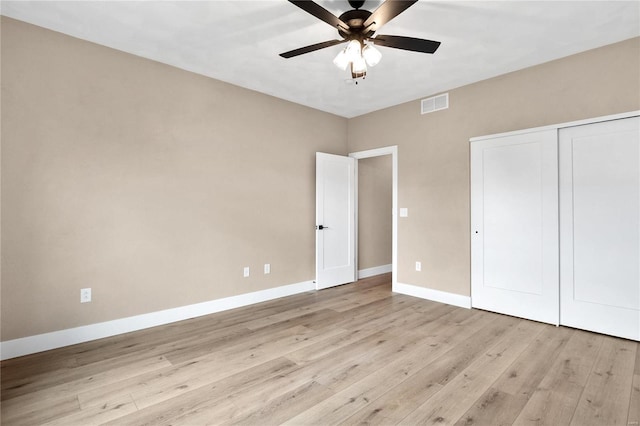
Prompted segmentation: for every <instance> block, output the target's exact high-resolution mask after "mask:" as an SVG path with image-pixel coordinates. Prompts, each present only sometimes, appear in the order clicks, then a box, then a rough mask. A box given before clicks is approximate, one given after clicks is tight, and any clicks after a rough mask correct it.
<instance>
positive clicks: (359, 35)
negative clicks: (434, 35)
mask: <svg viewBox="0 0 640 426" xmlns="http://www.w3.org/2000/svg"><path fill="white" fill-rule="evenodd" d="M417 1H418V0H408V1H404V0H387V1H385V2H384V3H382V4H381V5H380V7H378V8H377V9H376V10H375V11H374V12H373V13H372V12H369V11H368V10H364V9H361V7H362V6H363V5H364V3H365V1H364V0H349V4H350V5H351V7H352V8H353V10H348V11H346V12H344V13H343V14H342V15H340V16H335V15H334V14H332V13H331V12H329V11H328V10H326V9H325V8H323V7H322V6H320V5H319V4H317V3H315V2H313V1H310V0H289V2H290V3H293V4H294V5H296V6H298V7H299V8H300V9H302V10H304V11H305V12H307V13H309V14H311V15H313V16H315V17H316V18H318V19H320V20H321V21H324V22H326V23H327V24H329V25H331V26H332V27H334V28H336V29H337V30H338V34H339V35H340V37H342V40H329V41H324V42H322V43H316V44H312V45H310V46H305V47H301V48H299V49H294V50H290V51H289V52H284V53H281V54H280V56H282V57H283V58H293V57H294V56H298V55H303V54H305V53H309V52H314V51H316V50H320V49H324V48H325V47H331V46H335V45H338V44H342V43H348V44H347V47H345V48H344V49H343V50H341V51H340V53H338V56H336V58H335V59H334V60H333V63H334V64H335V65H336V66H337V67H338V68H340V69H342V70H346V69H347V67H348V66H351V78H353V79H357V78H364V77H365V76H366V75H367V65H369V66H371V67H372V66H374V65H376V64H377V63H378V62H380V59H381V58H382V54H381V53H380V51H378V49H376V48H375V47H374V46H373V44H376V45H378V46H385V47H392V48H395V49H403V50H410V51H413V52H422V53H434V52H435V51H436V50H437V49H438V47H439V46H440V42H439V41H433V40H424V39H421V38H413V37H403V36H393V35H382V34H378V35H376V34H375V32H376V31H377V30H378V29H379V28H380V27H381V26H383V25H384V24H386V23H387V22H389V21H390V20H392V19H393V18H395V17H396V16H398V15H399V14H401V13H402V12H404V11H405V10H407V9H408V8H409V7H410V6H411V5H413V4H414V3H416V2H417ZM372 43H373V44H372Z"/></svg>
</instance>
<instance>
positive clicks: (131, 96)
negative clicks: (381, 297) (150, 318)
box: [1, 17, 640, 341]
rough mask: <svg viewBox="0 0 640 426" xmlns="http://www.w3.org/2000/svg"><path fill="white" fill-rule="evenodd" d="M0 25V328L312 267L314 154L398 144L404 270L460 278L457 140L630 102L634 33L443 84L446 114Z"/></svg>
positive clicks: (129, 311)
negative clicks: (298, 100) (295, 90)
mask: <svg viewBox="0 0 640 426" xmlns="http://www.w3.org/2000/svg"><path fill="white" fill-rule="evenodd" d="M1 32H2V34H1V43H2V65H1V75H2V100H1V107H2V111H1V114H2V116H1V119H2V128H1V137H2V159H1V160H2V164H1V166H2V169H1V171H2V173H1V178H2V199H1V205H2V211H1V214H2V217H1V220H2V265H1V267H2V270H1V271H2V291H1V299H2V302H1V303H2V305H1V308H2V329H1V332H2V340H3V341H6V340H11V339H15V338H18V337H23V336H29V335H34V334H39V333H43V332H48V331H54V330H60V329H65V328H69V327H74V326H79V325H85V324H92V323H96V322H100V321H106V320H111V319H116V318H123V317H127V316H130V315H136V314H142V313H146V312H152V311H157V310H161V309H166V308H171V307H177V306H184V305H188V304H191V303H197V302H201V301H207V300H212V299H217V298H221V297H225V296H230V295H237V294H242V293H246V292H250V291H255V290H261V289H266V288H271V287H275V286H279V285H284V284H291V283H296V282H300V281H306V280H310V279H312V278H313V275H314V270H313V269H314V235H315V233H314V231H313V225H314V212H313V210H314V152H315V151H324V152H330V153H336V154H345V153H347V152H354V151H361V150H364V149H370V148H377V147H382V146H388V145H399V161H400V164H399V172H400V176H399V185H400V191H399V197H400V199H399V203H400V206H402V207H408V208H409V217H408V218H406V219H400V221H399V259H400V263H399V281H400V282H404V283H408V284H414V285H419V286H424V287H429V288H434V289H439V290H444V291H449V292H453V293H458V294H463V295H468V294H469V199H468V197H469V182H468V179H469V163H468V152H469V151H468V139H469V137H472V136H478V135H482V134H488V133H495V132H502V131H509V130H515V129H521V128H527V127H533V126H539V125H545V124H551V123H557V122H563V121H570V120H576V119H582V118H588V117H594V116H600V115H606V114H612V113H617V112H623V111H629V110H636V109H640V99H639V96H638V93H639V92H640V75H639V70H640V41H639V39H634V40H630V41H627V42H623V43H618V44H616V45H612V46H608V47H604V48H601V49H596V50H594V51H589V52H585V53H583V54H580V55H575V56H572V57H569V58H565V59H562V60H558V61H554V62H550V63H547V64H543V65H541V66H538V67H533V68H530V69H527V70H523V71H519V72H515V73H512V74H508V75H505V76H501V77H498V78H495V79H491V80H487V81H484V82H480V83H477V84H473V85H470V86H466V87H462V88H459V89H456V90H452V91H451V92H450V96H451V98H450V100H451V108H450V109H449V110H447V111H441V112H437V113H434V114H430V115H426V116H421V115H420V114H419V101H414V102H409V103H407V104H403V105H399V106H397V107H393V108H389V109H386V110H383V111H378V112H375V113H372V114H368V115H365V116H361V117H358V118H355V119H351V120H349V121H348V122H347V120H346V119H343V118H340V117H336V116H332V115H330V114H326V113H322V112H318V111H315V110H312V109H309V108H305V107H301V106H299V105H294V104H291V103H288V102H285V101H282V100H278V99H275V98H272V97H268V96H265V95H261V94H258V93H255V92H252V91H249V90H245V89H241V88H238V87H235V86H232V85H228V84H225V83H222V82H219V81H216V80H212V79H209V78H206V77H202V76H198V75H195V74H191V73H188V72H186V71H182V70H178V69H175V68H172V67H169V66H166V65H162V64H159V63H155V62H152V61H148V60H145V59H142V58H138V57H135V56H131V55H128V54H124V53H122V52H118V51H115V50H112V49H108V48H105V47H101V46H97V45H94V44H91V43H87V42H84V41H80V40H77V39H73V38H71V37H67V36H64V35H61V34H57V33H54V32H51V31H48V30H45V29H41V28H38V27H34V26H31V25H28V24H24V23H20V22H17V21H13V20H11V19H7V18H4V17H3V18H2V28H1ZM374 181H375V179H374ZM383 210H384V209H383V208H379V209H369V210H368V211H369V212H380V211H383ZM361 220H362V221H363V222H364V223H365V225H364V226H367V225H366V222H367V220H370V223H379V221H385V220H386V219H385V218H384V217H377V218H362V216H361ZM384 246H386V243H385V244H380V245H379V246H378V245H376V247H384ZM361 250H362V249H361ZM384 250H386V248H385V249H384ZM384 250H383V251H384ZM380 253H382V251H381V252H380ZM361 255H362V257H361V258H360V259H361V260H360V261H361V265H360V267H361V268H365V267H370V266H379V262H380V261H381V259H386V258H387V257H385V256H387V254H382V255H380V256H379V253H378V252H370V253H369V254H366V253H365V254H363V253H361ZM416 260H420V261H422V262H423V272H422V273H416V272H414V271H413V268H414V262H415V261H416ZM267 262H268V263H271V265H272V274H271V275H268V276H264V275H262V274H261V273H260V271H261V268H262V264H263V263H267ZM384 263H388V262H387V261H384ZM243 266H250V267H251V268H252V276H251V277H250V278H248V279H244V278H242V277H241V275H242V267H243ZM82 287H92V288H93V297H94V301H93V302H92V303H90V304H82V305H81V304H80V303H79V289H80V288H82Z"/></svg>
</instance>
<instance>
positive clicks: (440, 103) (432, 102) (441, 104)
mask: <svg viewBox="0 0 640 426" xmlns="http://www.w3.org/2000/svg"><path fill="white" fill-rule="evenodd" d="M421 108H422V114H427V113H429V112H434V111H440V110H441V109H447V108H449V94H448V93H445V94H443V95H438V96H432V97H430V98H427V99H423V100H422V102H421Z"/></svg>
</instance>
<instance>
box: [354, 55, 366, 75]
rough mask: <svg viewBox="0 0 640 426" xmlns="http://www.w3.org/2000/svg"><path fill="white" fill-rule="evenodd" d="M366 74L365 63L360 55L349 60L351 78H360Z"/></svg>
mask: <svg viewBox="0 0 640 426" xmlns="http://www.w3.org/2000/svg"><path fill="white" fill-rule="evenodd" d="M366 75H367V64H366V63H365V61H364V58H363V57H362V56H360V57H358V58H356V60H355V61H353V62H351V78H360V77H364V76H366Z"/></svg>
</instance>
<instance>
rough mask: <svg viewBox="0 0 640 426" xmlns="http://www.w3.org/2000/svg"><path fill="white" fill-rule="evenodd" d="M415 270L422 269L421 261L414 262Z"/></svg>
mask: <svg viewBox="0 0 640 426" xmlns="http://www.w3.org/2000/svg"><path fill="white" fill-rule="evenodd" d="M416 271H418V272H420V271H422V262H416Z"/></svg>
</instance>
